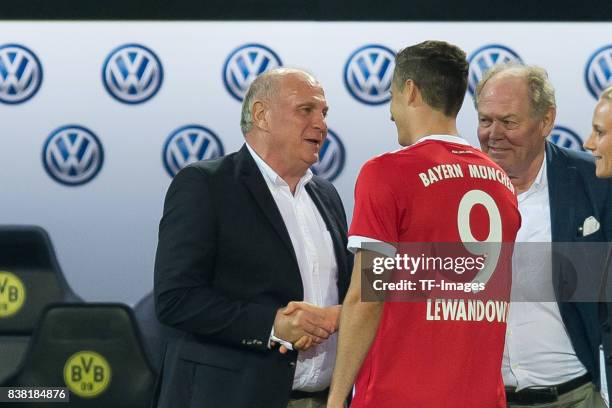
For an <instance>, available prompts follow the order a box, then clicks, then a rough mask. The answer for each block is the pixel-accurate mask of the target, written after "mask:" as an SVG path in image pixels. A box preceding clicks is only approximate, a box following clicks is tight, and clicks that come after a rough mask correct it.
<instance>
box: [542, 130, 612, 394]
mask: <svg viewBox="0 0 612 408" xmlns="http://www.w3.org/2000/svg"><path fill="white" fill-rule="evenodd" d="M546 165H547V177H548V193H549V200H550V222H551V232H552V241H553V243H555V242H556V243H568V242H572V243H588V242H607V241H610V240H612V183H611V181H610V180H602V179H598V178H597V177H596V176H595V164H594V163H593V158H592V157H591V155H590V154H588V153H583V152H577V151H573V150H569V149H565V148H562V147H558V146H555V145H554V144H552V143H550V142H547V143H546ZM590 216H592V217H595V219H597V220H598V221H599V223H600V229H599V230H598V231H596V232H594V233H593V234H590V235H588V236H582V233H581V232H580V231H581V227H582V225H583V223H584V220H585V219H586V218H588V217H590ZM559 246H563V249H561V250H560V252H564V251H567V248H568V247H569V245H567V244H565V245H563V244H559ZM584 248H585V247H584V246H582V247H576V249H579V250H584ZM553 249H554V244H553ZM601 261H602V262H600V263H601V265H603V259H602V260H601ZM561 263H562V259H559V257H554V258H553V273H554V274H555V275H554V276H555V289H556V292H557V295H558V297H559V298H562V297H563V296H560V295H559V294H561V293H567V292H568V291H567V286H568V285H573V284H574V283H572V282H571V281H572V280H573V279H568V275H571V274H565V273H563V272H561V273H558V272H559V271H560V270H563V269H564V267H563V265H561ZM602 269H603V268H599V270H597V271H596V273H597V275H596V276H594V275H589V278H588V279H591V280H593V281H594V282H593V283H592V285H590V287H592V291H593V298H592V299H591V300H595V299H597V291H598V288H599V282H600V279H601V278H600V274H601V272H602ZM574 281H575V279H574ZM558 304H559V310H560V312H561V317H562V319H563V322H564V324H565V327H566V328H567V331H568V334H569V337H570V340H571V342H572V345H573V346H574V350H575V351H576V355H577V356H578V358H579V359H580V361H581V362H582V364H584V366H585V367H586V369H587V370H588V372H589V373H590V375H591V377H592V379H593V382H594V383H595V384H597V385H600V371H599V344H600V343H601V342H602V340H603V343H604V346H605V344H606V341H607V343H608V344H609V345H610V344H611V343H610V341H609V338H610V334H609V330H608V333H603V339H602V332H603V331H602V330H601V327H600V316H599V311H598V309H599V308H598V304H597V303H596V302H566V301H563V300H561V299H560V301H559V302H558ZM606 339H608V340H606ZM604 351H605V352H606V355H608V356H609V355H610V354H611V352H612V349H609V348H608V346H605V349H604ZM607 361H609V362H608V363H607V364H606V376H607V379H608V383H611V380H612V368H611V367H612V358H608V359H607ZM609 389H612V388H610V387H609Z"/></svg>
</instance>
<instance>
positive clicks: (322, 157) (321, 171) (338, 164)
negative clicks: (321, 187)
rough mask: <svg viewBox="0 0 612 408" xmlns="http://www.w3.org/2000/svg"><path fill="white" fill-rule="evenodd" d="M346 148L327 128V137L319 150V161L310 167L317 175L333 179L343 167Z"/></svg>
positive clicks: (329, 179)
mask: <svg viewBox="0 0 612 408" xmlns="http://www.w3.org/2000/svg"><path fill="white" fill-rule="evenodd" d="M345 159H346V150H344V145H343V144H342V141H341V140H340V138H339V137H338V135H337V134H336V133H334V132H332V131H331V130H329V129H328V130H327V138H326V139H325V142H323V146H321V150H320V151H319V161H318V162H316V163H315V164H313V165H312V166H311V167H310V169H311V170H312V172H313V173H314V174H316V175H317V176H321V177H323V178H324V179H326V180H328V181H334V180H335V179H336V177H338V176H339V175H340V173H341V172H342V170H343V169H344V161H345Z"/></svg>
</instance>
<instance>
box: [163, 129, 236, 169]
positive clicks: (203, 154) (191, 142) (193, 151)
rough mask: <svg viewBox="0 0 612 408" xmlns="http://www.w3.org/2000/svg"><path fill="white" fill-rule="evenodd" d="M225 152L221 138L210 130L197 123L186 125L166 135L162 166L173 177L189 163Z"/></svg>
mask: <svg viewBox="0 0 612 408" xmlns="http://www.w3.org/2000/svg"><path fill="white" fill-rule="evenodd" d="M224 154H225V152H224V150H223V144H222V143H221V140H220V139H219V138H218V137H217V135H215V134H214V133H213V131H212V130H210V129H208V128H205V127H204V126H199V125H187V126H183V127H180V128H178V129H176V130H175V131H174V132H172V133H171V134H170V136H168V139H167V140H166V143H165V144H164V148H163V151H162V160H163V162H164V167H165V168H166V171H167V172H168V174H169V175H170V177H174V176H175V175H176V173H178V172H179V170H180V169H182V168H183V167H185V166H187V165H188V164H190V163H193V162H196V161H200V160H208V159H215V158H217V157H221V156H223V155H224Z"/></svg>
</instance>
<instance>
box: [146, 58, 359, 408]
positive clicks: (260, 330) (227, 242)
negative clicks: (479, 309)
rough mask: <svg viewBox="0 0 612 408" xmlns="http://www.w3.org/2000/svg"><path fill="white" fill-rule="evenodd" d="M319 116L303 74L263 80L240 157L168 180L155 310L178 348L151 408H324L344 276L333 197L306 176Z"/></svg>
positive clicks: (347, 265)
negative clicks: (177, 334) (176, 332)
mask: <svg viewBox="0 0 612 408" xmlns="http://www.w3.org/2000/svg"><path fill="white" fill-rule="evenodd" d="M327 109H328V107H327V103H326V101H325V95H324V93H323V89H322V88H321V85H320V84H319V83H318V82H317V81H316V79H314V78H313V77H312V76H311V75H309V74H307V73H305V72H303V71H299V70H294V69H285V68H280V69H275V70H272V71H268V72H266V73H264V74H262V75H260V76H259V77H258V78H257V79H256V80H255V81H254V82H253V83H252V84H251V86H250V88H249V91H248V92H247V95H246V97H245V100H244V103H243V107H242V116H241V129H242V132H243V134H244V136H245V140H246V143H245V145H244V146H243V147H242V148H241V149H240V150H239V151H238V152H236V153H232V154H229V155H227V156H225V157H223V158H220V159H215V160H210V161H201V162H197V163H194V164H192V165H190V166H187V167H186V168H185V169H183V170H182V171H181V172H179V173H178V174H177V175H176V176H175V178H174V180H173V181H172V184H171V185H170V187H169V189H168V193H167V195H166V201H165V206H164V215H163V218H162V220H161V223H160V228H159V244H158V248H157V256H156V261H155V300H156V309H157V314H158V317H159V319H160V321H161V322H163V323H165V324H167V325H170V326H173V327H176V328H178V329H181V330H183V331H184V332H185V336H184V337H183V338H181V339H179V340H177V341H175V342H173V343H171V344H170V345H169V347H168V349H167V352H166V357H165V360H164V367H163V369H162V376H161V381H160V388H159V390H158V392H159V398H158V400H159V402H158V405H157V406H158V407H160V408H169V407H172V408H174V407H176V408H188V407H194V408H195V407H197V408H206V407H212V408H218V407H224V408H286V407H319V406H324V405H321V404H324V402H325V399H326V397H327V389H328V387H329V383H330V379H331V373H332V369H333V367H332V365H333V362H334V358H335V344H336V343H335V335H333V334H332V333H333V332H335V331H336V330H337V326H338V317H339V313H340V306H338V305H339V303H340V302H341V301H342V298H343V297H344V294H345V293H346V290H347V287H348V284H349V279H350V278H349V277H350V270H351V267H352V259H351V258H350V256H349V255H348V252H347V251H346V245H347V242H346V217H345V213H344V209H343V206H342V203H341V201H340V197H339V196H338V193H337V192H336V190H335V189H334V187H333V186H332V185H331V183H329V182H327V181H326V180H324V179H322V178H319V177H317V176H314V175H313V174H312V172H311V171H310V170H309V167H310V166H311V165H312V164H314V163H315V162H316V161H317V159H318V154H319V151H320V149H321V146H322V144H323V142H324V140H325V137H326V135H327V126H326V123H325V116H326V113H327ZM302 300H303V301H305V302H301V301H302ZM278 344H283V346H282V348H281V349H278V350H277V349H276V348H277V347H278ZM292 347H294V348H298V349H300V351H299V353H298V352H297V351H295V350H294V351H289V352H287V349H291V348H292Z"/></svg>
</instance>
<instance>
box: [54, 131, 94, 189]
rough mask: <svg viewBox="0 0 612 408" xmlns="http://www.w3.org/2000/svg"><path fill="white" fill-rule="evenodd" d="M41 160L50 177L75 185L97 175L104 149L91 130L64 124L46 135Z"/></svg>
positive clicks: (86, 181) (59, 181)
mask: <svg viewBox="0 0 612 408" xmlns="http://www.w3.org/2000/svg"><path fill="white" fill-rule="evenodd" d="M42 161H43V165H44V167H45V170H46V172H47V174H48V175H49V176H50V177H51V178H52V179H53V180H55V181H57V182H58V183H61V184H64V185H66V186H78V185H81V184H85V183H88V182H89V181H91V180H93V178H94V177H96V176H97V175H98V173H99V172H100V170H101V169H102V164H103V163H104V149H103V148H102V143H100V139H98V137H97V136H96V135H95V134H94V133H93V132H92V131H91V130H89V129H87V128H85V127H83V126H77V125H67V126H62V127H60V128H58V129H56V130H54V131H53V132H51V134H50V135H49V137H47V140H46V141H45V144H44V147H43V151H42Z"/></svg>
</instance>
